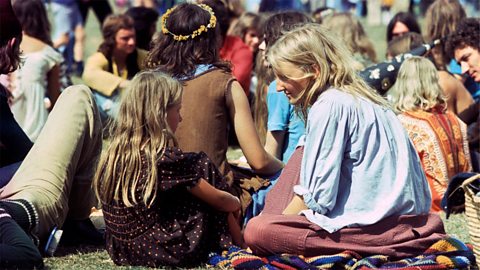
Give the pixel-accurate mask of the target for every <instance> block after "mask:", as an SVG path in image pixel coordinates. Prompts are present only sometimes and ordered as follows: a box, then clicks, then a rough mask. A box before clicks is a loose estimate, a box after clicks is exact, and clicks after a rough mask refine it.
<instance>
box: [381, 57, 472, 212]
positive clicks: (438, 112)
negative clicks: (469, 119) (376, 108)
mask: <svg viewBox="0 0 480 270" xmlns="http://www.w3.org/2000/svg"><path fill="white" fill-rule="evenodd" d="M438 81H439V76H438V72H437V70H436V68H435V66H434V64H433V63H432V62H431V61H430V60H428V59H426V58H422V57H412V58H409V59H407V60H406V61H405V62H404V63H403V64H402V66H401V67H400V70H399V72H398V77H397V81H396V82H395V84H394V85H393V86H392V88H391V89H390V91H389V94H390V96H391V98H392V102H393V106H394V107H395V109H397V111H399V112H400V115H399V116H398V117H399V119H400V121H401V122H402V124H403V126H404V127H405V129H406V130H407V132H408V135H409V136H410V139H411V140H412V142H413V144H414V145H415V149H416V150H417V153H418V155H419V156H420V160H421V161H422V166H423V170H424V171H425V174H426V176H427V180H428V183H429V185H430V190H431V192H432V209H431V210H432V211H435V212H438V211H441V210H442V208H441V205H440V203H441V200H442V198H443V194H444V193H445V191H446V189H447V186H448V182H449V179H451V178H452V177H453V176H454V175H456V174H458V173H461V172H470V171H472V165H471V161H470V155H469V150H468V141H467V128H466V125H465V124H464V123H463V122H462V121H461V120H460V119H459V118H458V117H457V116H456V115H455V114H454V113H452V112H450V111H447V99H446V97H445V95H444V94H443V91H442V89H441V87H440V85H439V82H438Z"/></svg>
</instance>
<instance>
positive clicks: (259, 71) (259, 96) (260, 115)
mask: <svg viewBox="0 0 480 270" xmlns="http://www.w3.org/2000/svg"><path fill="white" fill-rule="evenodd" d="M265 60H266V59H265V57H264V56H263V55H262V53H258V54H257V57H256V60H255V61H256V62H255V73H256V75H257V88H256V89H255V100H254V103H253V120H254V122H255V127H256V128H257V133H258V136H259V137H260V142H261V143H262V145H264V144H265V141H266V137H267V122H268V108H267V91H268V86H269V84H270V83H271V82H272V81H273V80H274V79H275V76H274V74H273V70H272V68H271V67H270V66H268V65H267V63H266V62H265Z"/></svg>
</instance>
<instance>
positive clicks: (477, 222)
mask: <svg viewBox="0 0 480 270" xmlns="http://www.w3.org/2000/svg"><path fill="white" fill-rule="evenodd" d="M477 179H480V174H477V175H474V176H472V177H470V178H468V179H466V180H465V181H464V182H463V183H462V188H463V190H464V191H465V216H466V218H467V225H468V232H469V234H470V240H471V241H472V244H473V253H475V257H476V258H477V265H478V264H480V197H479V196H475V193H474V192H473V191H472V190H471V189H470V188H469V187H468V184H470V183H472V182H473V181H475V180H477Z"/></svg>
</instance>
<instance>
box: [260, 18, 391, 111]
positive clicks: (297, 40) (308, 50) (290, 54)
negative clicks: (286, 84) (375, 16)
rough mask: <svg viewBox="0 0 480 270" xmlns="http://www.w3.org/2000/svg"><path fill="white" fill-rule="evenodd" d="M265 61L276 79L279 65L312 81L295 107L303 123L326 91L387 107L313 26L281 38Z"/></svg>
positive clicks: (336, 43) (343, 51)
mask: <svg viewBox="0 0 480 270" xmlns="http://www.w3.org/2000/svg"><path fill="white" fill-rule="evenodd" d="M268 61H269V63H270V64H271V65H272V68H273V70H274V72H275V74H277V75H279V74H283V73H282V70H281V67H280V66H281V64H282V63H290V64H292V65H294V66H296V67H297V68H299V69H300V70H302V71H303V73H304V76H302V78H308V77H315V80H312V82H311V83H310V85H309V86H308V87H307V88H306V89H305V90H304V91H303V92H302V93H301V94H300V97H299V99H298V102H297V104H296V106H295V109H296V111H297V112H299V114H300V115H301V116H302V118H303V119H304V120H307V111H308V108H309V107H310V106H312V105H313V103H314V102H315V101H316V100H317V98H318V96H319V95H320V94H322V93H323V91H325V90H326V89H328V88H329V87H334V88H337V89H338V90H340V91H344V92H346V93H349V94H352V95H353V96H356V97H364V98H366V99H368V100H370V101H372V102H373V103H376V104H379V105H381V106H385V107H390V105H389V104H388V102H387V101H386V100H385V99H384V98H383V97H382V96H380V95H379V94H378V93H377V92H376V91H375V90H373V89H372V88H371V87H370V86H368V85H367V83H366V82H365V81H364V80H363V79H362V78H361V77H360V76H359V75H358V74H357V72H356V71H355V69H354V67H353V66H354V65H353V63H354V60H353V58H352V56H351V54H350V53H349V52H348V50H347V48H346V47H345V46H344V45H343V44H342V42H341V41H340V40H338V39H337V38H335V37H334V36H333V35H332V33H331V32H330V31H329V30H327V29H326V28H325V27H323V26H321V25H318V24H316V23H309V24H306V25H304V26H301V27H298V28H295V29H294V30H291V31H290V32H287V33H286V34H285V35H283V36H282V37H281V38H280V39H279V40H278V41H277V42H276V43H275V44H274V45H273V46H272V47H271V48H270V49H269V52H268ZM316 70H318V74H316V73H317V72H316ZM302 78H288V79H291V80H298V79H302Z"/></svg>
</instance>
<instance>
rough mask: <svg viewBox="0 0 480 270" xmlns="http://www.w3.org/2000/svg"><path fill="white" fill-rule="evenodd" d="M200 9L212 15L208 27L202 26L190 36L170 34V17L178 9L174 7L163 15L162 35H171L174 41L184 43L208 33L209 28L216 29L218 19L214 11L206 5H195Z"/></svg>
mask: <svg viewBox="0 0 480 270" xmlns="http://www.w3.org/2000/svg"><path fill="white" fill-rule="evenodd" d="M195 5H197V6H199V7H201V8H202V9H203V10H206V11H208V13H210V21H209V22H208V24H207V25H203V24H202V25H200V27H198V29H197V30H195V31H193V33H191V34H190V35H186V36H185V35H177V34H174V33H172V32H170V30H168V28H167V19H168V17H169V16H170V14H171V13H172V12H173V11H174V10H175V9H176V8H177V7H176V6H175V7H173V8H170V9H168V10H167V12H165V14H163V16H162V33H164V34H165V35H166V34H170V35H171V36H173V39H174V40H177V41H183V40H187V39H189V38H191V39H194V38H195V37H196V36H199V35H201V34H202V33H203V32H207V31H208V28H215V26H216V25H217V17H215V13H214V12H213V9H212V8H211V7H209V6H207V5H205V4H195Z"/></svg>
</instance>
